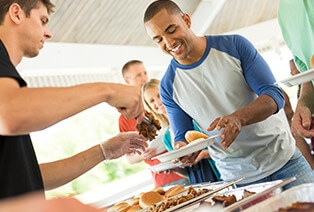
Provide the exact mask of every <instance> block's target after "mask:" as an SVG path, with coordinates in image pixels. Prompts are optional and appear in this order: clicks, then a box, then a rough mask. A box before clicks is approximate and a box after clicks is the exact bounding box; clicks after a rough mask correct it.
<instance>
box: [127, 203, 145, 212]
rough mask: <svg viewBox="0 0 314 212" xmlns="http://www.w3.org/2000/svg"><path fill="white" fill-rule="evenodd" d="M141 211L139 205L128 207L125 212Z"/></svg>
mask: <svg viewBox="0 0 314 212" xmlns="http://www.w3.org/2000/svg"><path fill="white" fill-rule="evenodd" d="M139 210H142V208H141V206H140V205H133V206H132V207H130V208H129V209H128V210H127V212H135V211H139Z"/></svg>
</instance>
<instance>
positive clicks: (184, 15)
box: [182, 13, 191, 28]
mask: <svg viewBox="0 0 314 212" xmlns="http://www.w3.org/2000/svg"><path fill="white" fill-rule="evenodd" d="M182 18H183V20H184V22H185V24H186V25H187V26H188V28H191V18H190V16H189V14H186V13H184V14H183V15H182Z"/></svg>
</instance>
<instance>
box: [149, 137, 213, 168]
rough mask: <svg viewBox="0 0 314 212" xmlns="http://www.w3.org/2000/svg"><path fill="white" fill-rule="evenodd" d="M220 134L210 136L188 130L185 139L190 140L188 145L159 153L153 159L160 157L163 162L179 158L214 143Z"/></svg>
mask: <svg viewBox="0 0 314 212" xmlns="http://www.w3.org/2000/svg"><path fill="white" fill-rule="evenodd" d="M218 136H219V135H214V136H211V137H208V136H207V135H205V134H203V133H200V132H197V131H188V132H187V133H186V134H185V139H186V140H187V142H188V144H187V145H186V146H184V147H181V148H180V149H175V150H173V151H170V152H166V153H164V154H161V155H158V156H156V157H154V158H152V159H158V160H160V161H161V162H168V161H171V160H175V159H177V158H180V157H183V156H185V155H188V154H191V153H194V152H197V151H200V150H202V149H204V148H206V147H208V146H210V145H212V144H213V143H214V141H215V138H216V137H218Z"/></svg>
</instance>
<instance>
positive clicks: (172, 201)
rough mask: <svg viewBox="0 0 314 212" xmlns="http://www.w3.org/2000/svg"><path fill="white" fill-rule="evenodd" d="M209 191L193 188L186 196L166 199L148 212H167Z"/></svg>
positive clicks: (151, 207)
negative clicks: (166, 211)
mask: <svg viewBox="0 0 314 212" xmlns="http://www.w3.org/2000/svg"><path fill="white" fill-rule="evenodd" d="M208 191H209V189H202V190H195V189H194V188H193V187H189V188H188V190H187V194H186V195H181V196H176V197H172V198H168V199H166V201H163V202H161V203H158V204H155V205H152V206H150V207H149V208H148V209H147V211H150V212H160V211H165V210H167V209H169V208H171V207H173V206H176V205H178V204H180V203H183V202H186V201H189V200H191V199H193V198H195V197H198V196H200V195H202V194H204V193H206V192H208Z"/></svg>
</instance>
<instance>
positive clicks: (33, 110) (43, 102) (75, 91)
mask: <svg viewBox="0 0 314 212" xmlns="http://www.w3.org/2000/svg"><path fill="white" fill-rule="evenodd" d="M111 92H112V91H111V89H110V84H105V83H104V84H101V83H94V84H84V85H79V86H73V87H67V88H16V89H9V90H8V91H7V92H5V93H1V94H0V99H1V101H2V102H3V104H1V106H0V134H2V135H15V134H28V133H29V132H32V131H37V130H42V129H44V128H46V127H48V126H51V125H53V124H55V123H57V122H59V121H61V120H63V119H65V118H68V117H70V116H72V115H74V114H77V113H78V112H81V111H83V110H85V109H87V108H89V107H91V106H94V105H96V104H99V103H101V102H103V101H106V100H107V99H108V98H109V94H110V93H111ZM13 97H14V98H13Z"/></svg>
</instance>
